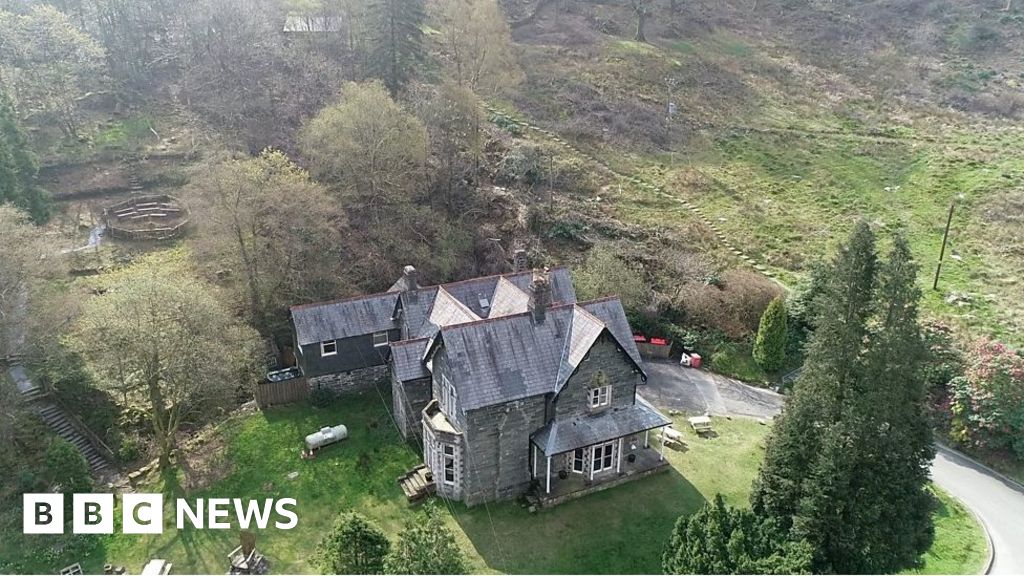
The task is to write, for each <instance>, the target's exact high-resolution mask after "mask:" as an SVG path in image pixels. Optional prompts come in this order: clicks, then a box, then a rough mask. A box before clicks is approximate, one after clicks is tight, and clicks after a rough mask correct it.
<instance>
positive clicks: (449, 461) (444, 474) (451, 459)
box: [441, 444, 455, 486]
mask: <svg viewBox="0 0 1024 576" xmlns="http://www.w3.org/2000/svg"><path fill="white" fill-rule="evenodd" d="M449 450H451V453H450V454H449V453H448V451H449ZM441 469H442V471H441V480H442V481H443V482H444V483H445V484H447V485H449V486H454V485H455V446H452V445H451V444H442V445H441ZM449 472H451V475H452V479H451V480H449V479H448V473H449Z"/></svg>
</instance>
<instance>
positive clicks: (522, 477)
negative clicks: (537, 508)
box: [463, 396, 547, 506]
mask: <svg viewBox="0 0 1024 576" xmlns="http://www.w3.org/2000/svg"><path fill="white" fill-rule="evenodd" d="M546 403H547V401H546V399H545V397H544V396H534V397H531V398H526V399H523V400H516V401H514V402H508V403H505V404H499V405H496V406H488V407H486V408H481V409H479V410H471V411H469V412H468V413H467V414H466V427H465V429H464V431H465V438H466V452H467V457H466V466H467V470H466V476H465V479H466V482H465V486H464V489H463V501H464V502H465V503H466V504H467V505H469V506H473V505H475V504H480V503H482V502H489V501H493V500H507V499H510V498H516V497H518V496H521V495H523V494H524V493H526V491H527V490H528V489H529V488H530V482H531V481H532V479H531V477H530V472H531V466H532V464H531V462H530V435H531V434H533V433H534V432H535V431H536V430H537V429H538V428H540V427H541V426H544V424H545V422H546V417H545V404H546Z"/></svg>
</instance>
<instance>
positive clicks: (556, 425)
mask: <svg viewBox="0 0 1024 576" xmlns="http://www.w3.org/2000/svg"><path fill="white" fill-rule="evenodd" d="M671 423H672V421H671V420H669V419H668V418H667V417H666V416H665V415H663V414H662V413H661V412H658V410H656V409H655V408H654V407H653V406H651V405H650V404H648V403H647V401H646V400H644V399H643V398H641V397H640V396H637V399H636V403H635V404H633V405H632V406H629V407H625V408H613V409H611V410H606V411H604V412H602V413H600V414H595V415H593V416H582V417H579V418H573V419H572V420H567V421H563V422H559V421H558V420H555V421H553V422H551V423H549V424H548V425H547V426H545V427H543V428H541V429H540V430H538V431H537V432H535V433H534V434H533V436H532V437H531V441H532V442H533V443H534V444H536V445H537V447H538V448H540V449H541V450H543V451H544V454H545V455H547V456H554V455H556V454H561V453H563V452H568V451H570V450H575V449H577V448H583V447H585V446H591V445H593V444H597V443H599V442H607V441H609V440H614V439H616V438H621V437H623V436H629V435H630V434H636V433H638V432H643V431H645V430H651V429H653V428H660V427H662V426H668V425H669V424H671Z"/></svg>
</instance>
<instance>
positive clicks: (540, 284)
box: [528, 268, 551, 324]
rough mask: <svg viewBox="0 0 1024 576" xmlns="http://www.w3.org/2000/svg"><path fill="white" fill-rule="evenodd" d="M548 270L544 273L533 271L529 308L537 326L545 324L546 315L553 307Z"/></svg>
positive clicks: (545, 269)
mask: <svg viewBox="0 0 1024 576" xmlns="http://www.w3.org/2000/svg"><path fill="white" fill-rule="evenodd" d="M548 272H549V271H548V269H547V268H544V271H543V272H538V271H537V270H534V271H533V282H531V283H530V303H529V305H528V308H529V310H530V312H531V313H532V314H533V321H534V322H536V323H537V324H541V323H543V322H544V315H545V313H546V312H547V309H548V306H551V280H550V278H549V277H548Z"/></svg>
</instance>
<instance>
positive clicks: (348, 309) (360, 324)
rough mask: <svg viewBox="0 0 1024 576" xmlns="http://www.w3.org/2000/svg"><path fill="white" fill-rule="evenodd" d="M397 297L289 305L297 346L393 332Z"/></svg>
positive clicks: (372, 296) (393, 295)
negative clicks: (383, 331)
mask: <svg viewBox="0 0 1024 576" xmlns="http://www.w3.org/2000/svg"><path fill="white" fill-rule="evenodd" d="M397 300H398V294H394V293H384V294H372V295H370V296H358V297H356V298H348V299H345V300H334V301H331V302H318V303H315V304H304V305H301V306H292V308H291V312H292V323H293V324H294V325H295V336H296V340H297V341H298V344H299V346H305V345H307V344H315V343H317V342H326V341H329V340H337V339H342V338H350V337H352V336H359V335H363V334H371V333H373V332H380V331H382V330H393V329H396V328H398V325H397V324H396V323H395V322H394V321H393V320H392V319H391V315H392V314H393V313H394V310H395V302H396V301H397Z"/></svg>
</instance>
